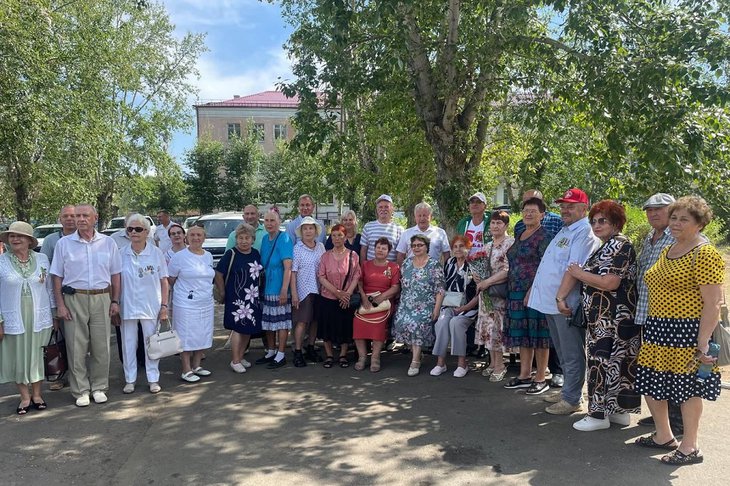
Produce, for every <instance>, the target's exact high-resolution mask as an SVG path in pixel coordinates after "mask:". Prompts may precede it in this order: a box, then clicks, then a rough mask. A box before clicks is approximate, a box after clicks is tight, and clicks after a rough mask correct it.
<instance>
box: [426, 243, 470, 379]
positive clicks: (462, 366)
mask: <svg viewBox="0 0 730 486" xmlns="http://www.w3.org/2000/svg"><path fill="white" fill-rule="evenodd" d="M470 246H471V241H469V238H467V237H466V236H464V235H456V236H455V237H454V239H453V240H452V241H451V254H452V255H454V256H452V257H451V258H449V259H448V260H447V261H446V263H445V264H444V277H445V282H446V283H445V285H444V287H445V289H446V293H445V295H444V301H443V303H442V305H441V314H440V315H439V319H438V321H436V324H435V325H434V333H435V334H436V343H435V344H434V345H433V355H434V356H437V357H438V359H437V362H436V366H434V368H433V369H432V370H431V376H439V375H440V374H442V373H445V372H446V346H447V345H448V344H449V337H451V355H452V356H456V357H457V360H458V365H457V367H456V370H454V376H455V377H456V378H463V377H464V376H466V372H467V371H468V367H467V364H466V331H467V330H468V329H469V327H470V326H472V325H473V324H474V322H475V321H476V318H477V306H478V304H479V296H478V294H477V290H476V283H475V282H474V280H472V279H471V278H470V276H471V274H470V271H469V262H467V255H468V254H469V247H470Z"/></svg>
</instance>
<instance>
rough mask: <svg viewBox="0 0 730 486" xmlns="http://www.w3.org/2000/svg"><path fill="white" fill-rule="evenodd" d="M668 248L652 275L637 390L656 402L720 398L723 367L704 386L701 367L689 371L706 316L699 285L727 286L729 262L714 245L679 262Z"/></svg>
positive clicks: (647, 275) (651, 271) (650, 276)
mask: <svg viewBox="0 0 730 486" xmlns="http://www.w3.org/2000/svg"><path fill="white" fill-rule="evenodd" d="M669 248H670V247H667V248H665V249H664V250H663V251H662V254H661V255H660V256H659V260H657V262H656V263H655V264H654V265H653V266H652V267H651V268H650V269H649V270H647V272H646V275H645V276H644V279H645V280H646V285H647V287H648V288H649V317H648V319H647V321H646V325H645V326H644V336H643V343H642V345H641V350H640V351H639V359H638V367H637V374H636V390H637V391H638V392H639V393H641V394H642V395H649V396H651V397H652V398H654V399H655V400H669V401H671V402H673V403H682V402H684V401H686V400H687V399H689V398H692V397H701V398H704V399H706V400H715V399H717V397H718V395H719V394H720V373H719V370H718V369H717V368H715V369H714V370H713V373H712V375H711V376H710V378H709V379H708V380H705V382H704V383H703V384H699V383H697V381H696V379H695V376H696V374H697V367H696V366H694V367H692V368H689V369H688V364H689V363H690V362H692V359H693V358H694V356H695V351H696V349H697V334H698V332H699V327H700V315H701V313H702V296H701V294H700V290H699V288H698V286H699V285H712V284H722V282H723V279H724V275H725V263H724V262H723V259H722V256H721V255H720V253H718V251H717V250H716V249H715V247H713V246H712V245H702V246H699V247H697V248H695V249H693V250H691V251H689V252H688V253H686V254H684V255H683V256H681V257H679V258H668V257H667V252H668V251H669Z"/></svg>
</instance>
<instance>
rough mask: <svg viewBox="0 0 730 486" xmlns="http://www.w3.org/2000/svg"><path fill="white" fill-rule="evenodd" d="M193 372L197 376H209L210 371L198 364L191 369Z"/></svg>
mask: <svg viewBox="0 0 730 486" xmlns="http://www.w3.org/2000/svg"><path fill="white" fill-rule="evenodd" d="M193 373H195V374H196V375H198V376H210V375H211V372H210V371H208V370H206V369H205V368H203V367H202V366H198V367H197V368H195V369H194V370H193Z"/></svg>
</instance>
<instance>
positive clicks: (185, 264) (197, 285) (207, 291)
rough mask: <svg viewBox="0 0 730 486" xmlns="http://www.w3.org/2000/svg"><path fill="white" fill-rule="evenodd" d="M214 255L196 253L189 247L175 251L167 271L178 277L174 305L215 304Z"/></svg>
mask: <svg viewBox="0 0 730 486" xmlns="http://www.w3.org/2000/svg"><path fill="white" fill-rule="evenodd" d="M214 268H215V267H214V266H213V255H211V254H210V252H207V251H206V252H205V253H203V254H202V255H196V254H195V253H193V252H191V251H190V250H189V249H188V248H185V249H184V250H180V251H179V252H177V253H175V254H174V255H173V257H172V258H171V259H170V264H169V265H168V267H167V271H168V273H169V275H170V277H176V278H177V280H176V281H175V286H174V288H175V292H173V305H174V307H178V306H182V307H197V306H203V305H212V304H213V277H214V276H215V269H214Z"/></svg>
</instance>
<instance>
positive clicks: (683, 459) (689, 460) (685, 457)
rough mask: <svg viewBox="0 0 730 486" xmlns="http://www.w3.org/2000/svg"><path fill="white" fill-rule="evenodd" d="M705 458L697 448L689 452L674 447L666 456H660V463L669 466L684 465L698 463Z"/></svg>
mask: <svg viewBox="0 0 730 486" xmlns="http://www.w3.org/2000/svg"><path fill="white" fill-rule="evenodd" d="M704 460H705V458H704V456H703V455H702V453H701V452H700V450H699V449H695V450H694V451H692V452H690V453H689V454H685V453H684V452H682V451H680V450H679V449H676V450H674V451H672V452H670V453H669V454H667V455H666V456H662V459H661V461H662V464H667V465H669V466H686V465H687V464H700V463H701V462H702V461H704Z"/></svg>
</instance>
